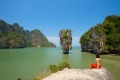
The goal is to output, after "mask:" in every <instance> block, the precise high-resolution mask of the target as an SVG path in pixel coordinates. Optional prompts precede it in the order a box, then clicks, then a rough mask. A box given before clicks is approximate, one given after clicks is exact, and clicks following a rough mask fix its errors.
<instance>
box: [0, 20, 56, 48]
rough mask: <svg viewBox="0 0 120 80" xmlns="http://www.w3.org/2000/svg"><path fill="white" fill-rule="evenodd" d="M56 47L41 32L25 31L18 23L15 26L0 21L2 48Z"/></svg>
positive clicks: (0, 42)
mask: <svg viewBox="0 0 120 80" xmlns="http://www.w3.org/2000/svg"><path fill="white" fill-rule="evenodd" d="M25 47H56V46H55V44H53V43H51V42H49V41H48V39H47V38H46V37H45V36H44V34H43V33H41V31H40V30H38V29H35V30H33V31H29V30H24V29H23V27H21V26H19V24H18V23H14V24H13V25H11V24H8V23H6V22H5V21H3V20H0V48H25Z"/></svg>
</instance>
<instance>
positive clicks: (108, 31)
mask: <svg viewBox="0 0 120 80" xmlns="http://www.w3.org/2000/svg"><path fill="white" fill-rule="evenodd" d="M80 44H81V48H82V51H85V52H92V53H95V54H96V53H99V54H118V55H120V16H117V15H111V16H107V17H106V18H105V19H104V21H103V23H101V24H97V25H96V26H94V27H92V28H90V29H89V30H88V31H87V32H86V33H84V35H82V36H81V38H80Z"/></svg>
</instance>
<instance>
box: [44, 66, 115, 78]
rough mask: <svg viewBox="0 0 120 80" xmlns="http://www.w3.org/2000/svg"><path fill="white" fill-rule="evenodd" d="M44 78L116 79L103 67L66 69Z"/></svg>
mask: <svg viewBox="0 0 120 80" xmlns="http://www.w3.org/2000/svg"><path fill="white" fill-rule="evenodd" d="M43 80H114V79H113V77H112V76H111V74H110V72H109V71H108V70H106V69H105V68H101V69H67V68H66V69H64V70H62V71H58V72H56V73H54V74H52V75H50V76H48V77H46V78H44V79H43Z"/></svg>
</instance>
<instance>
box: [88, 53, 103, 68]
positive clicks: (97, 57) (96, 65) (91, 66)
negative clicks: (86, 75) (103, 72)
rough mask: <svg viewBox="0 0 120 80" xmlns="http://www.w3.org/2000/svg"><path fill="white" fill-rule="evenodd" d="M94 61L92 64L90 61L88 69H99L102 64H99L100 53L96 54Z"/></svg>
mask: <svg viewBox="0 0 120 80" xmlns="http://www.w3.org/2000/svg"><path fill="white" fill-rule="evenodd" d="M95 61H96V63H95V64H93V63H90V69H92V68H96V69H100V68H101V67H102V66H101V59H100V55H99V54H96V60H95Z"/></svg>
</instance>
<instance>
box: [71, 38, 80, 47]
mask: <svg viewBox="0 0 120 80" xmlns="http://www.w3.org/2000/svg"><path fill="white" fill-rule="evenodd" d="M79 41H80V37H72V45H73V46H80V43H79Z"/></svg>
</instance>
